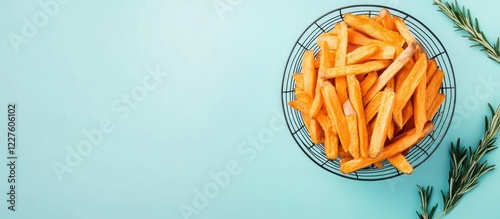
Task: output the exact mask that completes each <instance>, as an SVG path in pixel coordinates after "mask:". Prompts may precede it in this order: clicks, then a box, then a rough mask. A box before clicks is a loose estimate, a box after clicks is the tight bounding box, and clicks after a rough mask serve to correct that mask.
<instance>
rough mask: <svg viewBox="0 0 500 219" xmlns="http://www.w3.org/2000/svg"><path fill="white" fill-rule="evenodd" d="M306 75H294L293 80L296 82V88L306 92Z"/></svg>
mask: <svg viewBox="0 0 500 219" xmlns="http://www.w3.org/2000/svg"><path fill="white" fill-rule="evenodd" d="M303 76H304V75H303V74H297V73H295V74H292V77H293V80H294V81H295V87H297V88H299V89H301V90H304V77H303Z"/></svg>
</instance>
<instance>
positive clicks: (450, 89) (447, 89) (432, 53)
mask: <svg viewBox="0 0 500 219" xmlns="http://www.w3.org/2000/svg"><path fill="white" fill-rule="evenodd" d="M382 8H385V9H387V10H389V12H390V13H391V14H392V15H393V16H397V17H400V18H401V19H403V20H404V22H405V23H406V25H407V26H408V29H409V30H410V31H411V32H412V33H413V35H414V36H415V38H416V39H417V40H418V41H419V42H420V44H422V46H423V47H424V48H425V51H426V53H427V56H428V57H429V59H435V60H436V63H437V65H438V67H439V68H440V69H441V70H442V71H443V72H444V73H445V78H444V81H443V83H442V85H441V88H440V92H441V93H442V94H444V95H446V100H445V102H444V103H443V104H442V105H441V107H440V109H439V111H438V113H437V114H436V116H435V117H434V118H433V119H432V122H433V123H434V125H435V129H434V131H433V132H431V133H430V134H429V135H428V136H426V137H425V138H424V139H422V140H421V141H420V142H419V143H417V144H416V145H415V146H413V147H412V148H411V150H410V152H409V153H408V154H407V155H406V159H407V160H408V162H410V164H411V165H412V166H413V167H414V168H416V167H418V166H419V165H420V164H422V163H423V162H424V161H426V160H427V159H428V158H429V157H430V156H431V155H432V153H434V151H435V150H436V149H437V147H438V146H439V145H440V144H441V141H442V140H443V138H444V136H445V134H446V132H447V131H448V128H449V127H450V124H451V120H452V117H453V113H454V111H455V101H456V87H455V75H454V73H453V66H452V63H451V60H450V57H449V55H448V53H447V52H446V49H445V48H444V46H443V44H442V43H441V41H440V40H439V39H438V38H437V37H436V35H435V34H434V33H433V32H432V31H431V30H429V28H428V27H427V26H425V25H424V24H423V23H422V22H420V21H418V20H417V19H416V18H414V17H412V16H411V15H409V14H406V13H405V12H403V11H400V10H397V9H394V8H390V7H386V6H381V5H353V6H347V7H343V8H339V9H336V10H333V11H331V12H329V13H327V14H325V15H323V16H322V17H320V18H319V19H317V20H316V21H314V22H313V23H312V24H311V25H309V27H307V28H306V30H305V31H304V32H303V33H302V35H300V37H299V39H298V40H297V42H295V44H294V46H293V49H292V51H291V53H290V56H289V58H288V61H287V64H286V67H285V72H284V75H283V82H282V87H281V100H282V106H283V113H284V115H285V119H286V122H287V125H288V129H289V130H290V133H291V135H292V137H293V138H294V139H295V141H296V142H297V144H298V146H299V147H300V149H302V151H303V152H304V153H305V154H306V155H307V156H308V157H309V158H310V159H311V160H312V161H314V163H316V164H317V165H318V166H320V167H322V168H323V169H325V170H327V171H329V172H332V173H334V174H336V175H338V176H341V177H345V178H348V179H354V180H364V181H375V180H384V179H389V178H392V177H396V176H399V175H401V174H402V173H401V172H400V171H399V170H398V169H396V168H394V167H393V166H392V165H391V164H390V163H389V162H387V161H383V164H384V166H385V167H384V168H380V169H379V168H376V167H367V168H364V169H361V170H358V171H356V172H353V173H350V174H343V173H341V172H340V170H339V169H340V164H339V163H340V160H339V159H336V160H328V159H327V158H326V155H325V152H324V147H323V145H322V144H314V143H312V141H311V138H310V137H309V133H308V131H307V128H305V125H304V121H303V120H302V116H301V114H300V113H299V112H298V111H296V110H295V109H293V108H291V107H290V106H288V104H287V103H288V102H289V101H291V100H295V99H296V97H295V93H294V88H295V81H294V80H293V78H292V74H293V73H296V72H301V68H302V66H301V60H302V56H303V54H304V52H305V51H306V50H313V51H315V54H317V53H318V51H319V47H318V46H317V44H316V39H317V37H318V36H319V35H320V34H322V33H324V32H327V31H329V30H331V29H332V28H333V26H334V24H336V23H338V22H341V21H343V17H344V14H346V13H351V14H355V15H359V14H366V15H368V16H374V15H377V14H378V13H379V11H380V10H381V9H382Z"/></svg>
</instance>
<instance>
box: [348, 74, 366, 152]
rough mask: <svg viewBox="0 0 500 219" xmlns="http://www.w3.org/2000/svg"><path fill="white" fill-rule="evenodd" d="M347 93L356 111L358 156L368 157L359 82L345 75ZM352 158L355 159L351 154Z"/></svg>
mask: <svg viewBox="0 0 500 219" xmlns="http://www.w3.org/2000/svg"><path fill="white" fill-rule="evenodd" d="M347 85H348V86H347V88H348V89H347V91H348V94H349V100H350V102H351V103H352V106H353V108H354V111H356V115H357V122H358V125H357V127H358V132H357V133H358V135H359V140H358V141H359V146H358V148H359V149H358V150H359V155H360V156H362V157H368V147H369V145H368V130H367V129H366V118H365V109H364V107H363V106H364V105H363V97H362V93H361V87H360V84H359V81H358V80H357V79H356V77H355V76H354V75H347ZM353 157H354V158H357V157H356V156H355V154H353Z"/></svg>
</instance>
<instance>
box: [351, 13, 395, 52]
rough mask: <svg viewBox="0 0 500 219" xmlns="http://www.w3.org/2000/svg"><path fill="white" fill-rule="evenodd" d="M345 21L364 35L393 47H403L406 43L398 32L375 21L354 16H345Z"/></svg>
mask: <svg viewBox="0 0 500 219" xmlns="http://www.w3.org/2000/svg"><path fill="white" fill-rule="evenodd" d="M344 21H345V22H346V23H347V24H349V25H350V26H351V27H354V28H356V29H357V30H359V31H361V32H363V33H364V34H367V35H369V36H371V37H373V38H375V39H378V40H381V41H383V42H386V43H389V44H391V45H395V46H399V47H402V46H403V44H404V43H405V39H404V38H403V37H402V36H401V35H399V34H398V33H397V32H395V31H392V30H389V29H387V28H385V27H383V26H382V25H380V24H379V23H377V22H376V21H374V20H371V19H367V18H363V17H359V16H355V15H353V14H345V15H344Z"/></svg>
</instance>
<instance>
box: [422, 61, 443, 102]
mask: <svg viewBox="0 0 500 219" xmlns="http://www.w3.org/2000/svg"><path fill="white" fill-rule="evenodd" d="M443 79H444V72H443V71H441V70H439V69H438V70H436V73H434V76H433V77H432V79H431V80H430V81H429V83H428V84H427V89H426V91H425V106H426V109H429V108H430V107H431V104H432V102H433V101H434V98H435V96H436V94H437V93H438V92H439V88H440V87H441V84H442V83H443Z"/></svg>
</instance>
